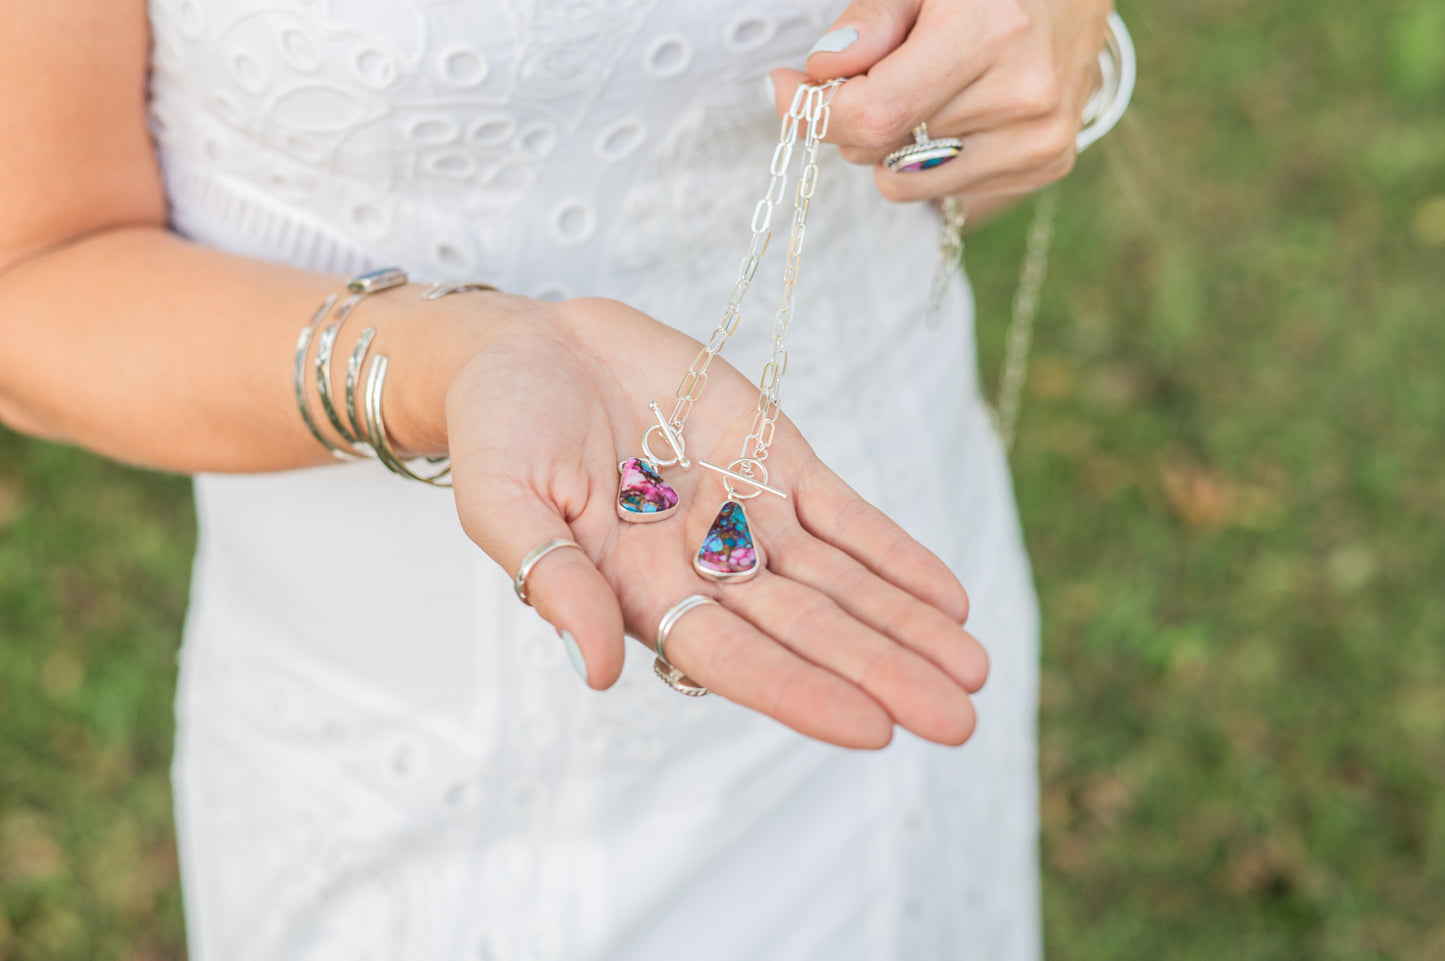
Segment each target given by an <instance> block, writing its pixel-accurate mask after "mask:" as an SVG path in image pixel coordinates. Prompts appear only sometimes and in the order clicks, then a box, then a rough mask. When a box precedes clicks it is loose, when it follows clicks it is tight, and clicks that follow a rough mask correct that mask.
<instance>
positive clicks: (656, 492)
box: [617, 457, 678, 524]
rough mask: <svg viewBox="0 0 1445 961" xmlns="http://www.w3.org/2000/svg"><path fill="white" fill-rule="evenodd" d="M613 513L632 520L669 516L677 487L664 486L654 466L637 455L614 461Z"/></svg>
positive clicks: (647, 521)
mask: <svg viewBox="0 0 1445 961" xmlns="http://www.w3.org/2000/svg"><path fill="white" fill-rule="evenodd" d="M617 470H618V473H620V474H621V475H622V476H621V479H620V480H619V481H618V483H617V516H618V517H620V518H622V519H623V520H625V521H632V522H633V523H635V524H647V523H651V522H652V521H660V520H662V519H663V518H666V517H671V516H672V514H673V512H674V511H676V510H677V503H678V498H677V491H675V490H673V489H672V488H671V487H669V486H667V482H666V481H664V480H663V479H662V475H661V474H659V473H658V472H657V468H655V467H653V466H652V464H651V463H649V462H648V461H646V460H644V459H643V458H641V457H629V458H627V460H625V461H623V462H622V463H620V464H618V465H617Z"/></svg>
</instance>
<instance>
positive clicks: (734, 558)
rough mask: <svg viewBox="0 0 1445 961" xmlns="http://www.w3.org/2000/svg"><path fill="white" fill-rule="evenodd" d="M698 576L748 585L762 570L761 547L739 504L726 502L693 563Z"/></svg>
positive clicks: (731, 501) (733, 501) (729, 500)
mask: <svg viewBox="0 0 1445 961" xmlns="http://www.w3.org/2000/svg"><path fill="white" fill-rule="evenodd" d="M692 566H693V567H694V568H695V569H696V570H697V572H698V573H699V574H701V575H702V576H704V577H710V578H712V579H713V580H717V581H733V582H737V581H745V580H747V579H748V578H750V577H752V576H753V575H754V574H756V573H757V572H758V568H760V567H762V566H763V548H762V545H761V544H759V543H757V542H756V541H754V540H753V532H752V530H751V529H750V528H749V527H748V514H747V511H745V510H743V505H742V503H741V502H740V501H735V500H733V499H732V498H731V497H729V498H728V499H727V500H725V501H723V505H722V507H721V508H720V509H719V510H718V512H717V517H715V518H713V522H712V526H711V527H709V528H708V529H707V536H706V537H704V538H703V539H702V546H701V547H699V548H698V549H697V554H696V555H694V557H693V559H692Z"/></svg>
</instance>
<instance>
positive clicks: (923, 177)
mask: <svg viewBox="0 0 1445 961" xmlns="http://www.w3.org/2000/svg"><path fill="white" fill-rule="evenodd" d="M1077 134H1078V124H1077V122H1069V121H1067V120H1065V119H1064V118H1063V117H1060V116H1055V117H1049V118H1045V119H1042V120H1034V121H1029V122H1027V123H1023V124H1015V125H1014V126H1012V127H1009V128H1002V129H999V130H997V131H991V132H986V133H980V134H976V135H974V136H972V137H969V138H968V139H966V140H965V141H964V143H963V151H962V152H961V153H960V154H959V155H958V156H957V157H955V158H953V159H952V160H950V161H949V162H948V163H945V164H940V165H939V166H937V167H934V168H932V169H931V170H915V171H908V172H899V171H893V170H889V169H888V168H887V167H883V166H879V167H875V168H874V171H873V178H874V181H875V183H876V184H877V185H878V192H879V193H881V194H882V195H883V196H884V197H885V198H886V199H888V200H891V201H894V202H897V203H907V202H910V201H914V200H923V199H925V198H931V197H943V196H947V195H949V194H954V195H967V194H984V193H988V194H997V193H1022V192H1026V191H1028V190H1036V189H1038V188H1039V187H1042V186H1044V185H1046V184H1049V183H1052V182H1053V181H1055V180H1058V179H1060V178H1062V177H1063V176H1064V175H1066V174H1067V173H1068V172H1069V171H1070V170H1072V169H1073V165H1074V160H1075V158H1076V155H1077V150H1076V148H1075V145H1074V141H1075V138H1076V136H1077Z"/></svg>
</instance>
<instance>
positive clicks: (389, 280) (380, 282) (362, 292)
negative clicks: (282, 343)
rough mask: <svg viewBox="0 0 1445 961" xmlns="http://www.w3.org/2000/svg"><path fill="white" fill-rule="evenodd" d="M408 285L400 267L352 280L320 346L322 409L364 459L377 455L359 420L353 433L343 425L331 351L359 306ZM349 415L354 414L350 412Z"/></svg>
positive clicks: (318, 369) (318, 381) (318, 385)
mask: <svg viewBox="0 0 1445 961" xmlns="http://www.w3.org/2000/svg"><path fill="white" fill-rule="evenodd" d="M406 283H407V276H406V271H404V270H402V269H401V268H400V267H383V268H381V269H380V270H373V271H370V272H369V273H365V274H361V275H359V276H356V277H353V278H351V280H349V281H347V283H346V290H347V292H348V293H349V294H350V296H349V297H347V298H346V299H345V300H343V301H342V302H341V306H340V307H338V308H337V310H336V320H335V321H334V322H332V324H331V325H330V326H328V327H327V328H326V329H325V330H323V331H321V336H320V338H319V339H318V340H317V343H316V390H317V393H318V394H320V396H321V406H322V408H323V409H324V410H325V411H326V418H327V420H329V421H331V426H332V427H333V428H335V429H336V433H337V434H339V435H340V436H341V439H342V440H344V441H346V443H348V444H350V445H351V446H352V447H353V448H356V449H357V452H358V453H359V454H360V455H361V456H363V457H374V456H376V453H375V451H373V450H372V449H371V447H370V446H369V445H368V444H366V442H364V441H363V440H362V439H361V436H362V435H361V431H359V430H355V426H356V418H355V417H352V418H351V422H352V429H348V428H347V427H346V425H345V424H343V423H342V422H341V417H340V415H339V414H338V413H337V412H336V404H335V403H334V402H333V401H332V399H331V351H332V349H333V348H334V347H335V346H336V337H337V335H338V334H340V333H341V328H342V326H343V325H344V324H345V323H346V321H347V319H348V318H350V317H351V312H352V311H353V310H355V309H356V305H357V304H359V303H361V302H362V301H363V300H364V299H366V298H367V297H368V296H370V295H371V294H378V293H381V292H382V291H383V290H391V289H392V288H393V287H401V286H403V285H404V284H406ZM353 390H354V388H353ZM348 413H350V412H349V411H348Z"/></svg>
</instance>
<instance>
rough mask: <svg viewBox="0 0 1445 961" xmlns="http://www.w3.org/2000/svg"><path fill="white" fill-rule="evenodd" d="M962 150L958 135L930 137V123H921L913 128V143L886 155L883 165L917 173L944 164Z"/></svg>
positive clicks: (894, 170) (900, 171) (897, 171)
mask: <svg viewBox="0 0 1445 961" xmlns="http://www.w3.org/2000/svg"><path fill="white" fill-rule="evenodd" d="M962 152H963V141H962V140H960V139H959V138H957V137H940V138H939V139H937V140H933V139H930V138H929V136H928V124H926V123H921V124H919V125H918V126H917V127H914V128H913V143H912V144H910V145H909V146H907V147H900V148H899V149H897V150H895V151H893V152H892V153H891V154H889V155H888V156H886V157H884V158H883V166H885V167H887V168H888V169H889V170H892V171H893V172H894V173H901V174H906V173H916V172H917V171H920V170H932V169H933V168H934V167H938V166H942V165H943V164H946V163H948V162H949V161H950V160H952V159H953V158H954V157H957V156H958V155H959V154H960V153H962Z"/></svg>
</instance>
